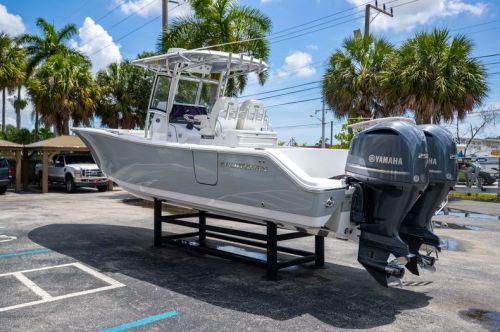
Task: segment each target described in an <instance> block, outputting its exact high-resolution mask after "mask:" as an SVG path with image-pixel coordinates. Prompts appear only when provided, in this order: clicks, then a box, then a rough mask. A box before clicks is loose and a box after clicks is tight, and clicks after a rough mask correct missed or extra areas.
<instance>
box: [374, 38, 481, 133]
mask: <svg viewBox="0 0 500 332" xmlns="http://www.w3.org/2000/svg"><path fill="white" fill-rule="evenodd" d="M472 47H473V45H472V42H471V41H470V40H469V39H468V38H467V37H465V36H464V35H458V36H454V37H451V36H450V33H449V31H448V30H446V29H442V30H439V29H435V30H434V31H432V32H431V33H425V32H421V33H418V34H416V35H415V37H413V38H411V39H409V40H407V41H406V42H405V43H404V44H403V45H402V46H401V47H400V49H399V50H398V51H397V52H395V53H394V54H393V57H392V58H391V60H390V61H388V66H387V67H386V70H385V71H384V72H383V73H382V77H383V79H382V81H383V85H384V86H385V90H386V92H387V95H386V100H388V101H389V103H391V104H394V103H398V104H401V105H403V107H404V108H407V109H410V110H413V111H414V112H415V119H416V121H417V123H431V122H434V123H439V122H440V121H441V120H444V121H451V120H453V118H454V116H455V114H456V116H457V117H458V119H463V118H464V116H465V115H466V114H467V112H469V111H472V109H473V108H474V107H476V106H478V105H480V104H481V101H482V99H483V98H484V97H485V96H486V92H487V85H486V81H485V76H486V72H485V69H484V67H483V66H482V65H481V64H480V63H479V61H478V60H477V59H474V58H472V57H471V52H472Z"/></svg>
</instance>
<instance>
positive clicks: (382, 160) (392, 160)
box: [368, 154, 403, 166]
mask: <svg viewBox="0 0 500 332" xmlns="http://www.w3.org/2000/svg"><path fill="white" fill-rule="evenodd" d="M368 161H369V162H371V163H375V164H386V165H400V166H403V158H401V157H391V156H377V155H374V154H371V155H369V156H368Z"/></svg>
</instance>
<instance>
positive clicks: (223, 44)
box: [195, 0, 419, 51]
mask: <svg viewBox="0 0 500 332" xmlns="http://www.w3.org/2000/svg"><path fill="white" fill-rule="evenodd" d="M396 1H400V0H393V1H389V2H387V3H392V2H396ZM415 1H419V0H413V1H409V2H408V3H411V2H415ZM370 2H371V1H369V2H366V3H364V4H363V5H359V6H356V7H354V8H358V7H361V6H364V5H366V4H369V3H370ZM408 3H405V4H408ZM405 4H402V5H405ZM351 9H352V8H351ZM348 10H349V9H348ZM348 10H343V11H340V12H337V13H335V14H339V13H343V12H346V11H348ZM355 14H357V13H354V15H355ZM332 15H333V14H332ZM352 15H353V14H349V15H344V16H343V17H340V18H336V19H334V20H332V21H335V20H340V19H342V18H346V17H350V16H352ZM361 17H363V16H360V17H355V18H354V19H351V20H348V21H344V22H341V23H337V24H334V25H331V26H327V27H324V28H321V29H317V30H313V31H309V32H306V33H303V34H299V35H296V36H293V37H290V38H286V39H283V40H281V39H280V38H282V37H285V36H288V35H291V34H295V33H297V32H300V31H295V32H291V33H289V34H285V35H283V36H276V37H273V38H271V39H280V40H277V41H275V42H272V43H277V42H281V41H284V40H288V39H292V38H297V37H301V36H303V35H306V34H310V33H314V32H317V31H321V30H325V29H329V28H332V27H334V26H338V25H340V24H345V23H348V22H352V21H354V20H357V19H358V18H361ZM296 27H297V26H294V27H291V28H289V30H293V29H295V28H296ZM310 28H311V27H310ZM306 29H309V28H306ZM283 31H284V30H282V31H281V32H283ZM276 34H279V33H274V34H268V35H267V36H265V37H259V38H250V39H244V40H236V41H232V42H227V43H221V44H216V45H209V46H204V47H199V48H197V49H195V50H197V51H200V50H207V49H211V48H214V47H220V46H228V45H234V44H240V43H245V42H252V41H257V40H262V39H266V38H269V37H271V36H273V35H276ZM272 43H271V44H272Z"/></svg>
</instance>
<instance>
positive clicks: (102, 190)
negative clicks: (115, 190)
mask: <svg viewBox="0 0 500 332" xmlns="http://www.w3.org/2000/svg"><path fill="white" fill-rule="evenodd" d="M97 190H98V191H99V192H100V193H103V192H105V191H106V190H108V186H107V185H106V186H98V187H97Z"/></svg>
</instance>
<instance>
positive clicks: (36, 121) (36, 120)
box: [35, 108, 39, 142]
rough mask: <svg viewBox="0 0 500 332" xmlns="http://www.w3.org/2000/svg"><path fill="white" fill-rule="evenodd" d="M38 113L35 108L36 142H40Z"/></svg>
mask: <svg viewBox="0 0 500 332" xmlns="http://www.w3.org/2000/svg"><path fill="white" fill-rule="evenodd" d="M38 122H39V120H38V111H37V110H36V108H35V142H38V130H39V128H38Z"/></svg>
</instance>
